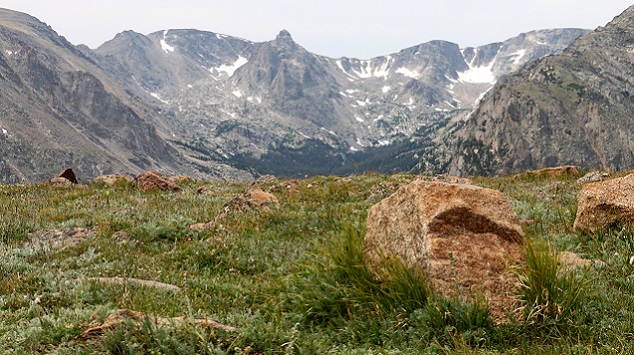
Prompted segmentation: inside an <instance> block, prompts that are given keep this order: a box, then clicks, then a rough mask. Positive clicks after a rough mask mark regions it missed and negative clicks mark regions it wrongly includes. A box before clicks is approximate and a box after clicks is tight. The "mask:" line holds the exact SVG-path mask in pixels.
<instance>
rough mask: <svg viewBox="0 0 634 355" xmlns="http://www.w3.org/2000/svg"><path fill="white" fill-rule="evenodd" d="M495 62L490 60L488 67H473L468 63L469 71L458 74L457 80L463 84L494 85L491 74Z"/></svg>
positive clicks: (493, 77) (493, 76)
mask: <svg viewBox="0 0 634 355" xmlns="http://www.w3.org/2000/svg"><path fill="white" fill-rule="evenodd" d="M494 62H495V60H492V61H491V62H490V63H489V64H488V65H483V66H478V67H474V66H472V63H469V69H467V70H465V71H463V72H458V80H459V81H460V82H463V83H473V84H479V83H488V84H495V81H496V80H495V74H493V70H492V69H493V63H494Z"/></svg>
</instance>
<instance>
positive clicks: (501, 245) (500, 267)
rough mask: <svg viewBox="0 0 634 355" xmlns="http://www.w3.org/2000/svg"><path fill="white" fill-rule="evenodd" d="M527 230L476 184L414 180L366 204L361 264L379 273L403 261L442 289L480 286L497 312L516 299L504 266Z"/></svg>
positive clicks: (515, 257) (470, 290)
mask: <svg viewBox="0 0 634 355" xmlns="http://www.w3.org/2000/svg"><path fill="white" fill-rule="evenodd" d="M523 238H524V233H523V231H522V228H521V225H520V222H519V220H518V218H517V216H516V214H515V213H514V212H513V210H512V209H511V205H510V203H509V200H508V198H507V197H506V196H505V195H504V194H502V193H501V192H499V191H495V190H491V189H485V188H481V187H477V186H473V185H464V184H462V185H458V184H447V183H440V182H426V181H421V180H417V181H414V182H412V183H410V184H409V185H406V186H403V187H401V188H400V189H399V190H398V191H397V192H396V193H395V194H393V195H392V196H390V197H388V198H386V199H384V200H383V201H381V202H379V203H378V204H376V205H375V206H373V207H372V208H371V209H370V212H369V214H368V220H367V234H366V237H365V240H364V251H365V262H366V266H367V267H368V269H369V270H370V272H372V273H373V274H374V275H375V276H376V277H377V278H378V279H385V278H389V277H390V274H389V270H390V267H391V266H390V265H391V264H393V263H394V262H398V263H401V264H402V265H404V266H405V267H407V268H409V269H412V270H413V271H415V272H420V273H423V274H425V275H426V276H427V277H428V280H429V281H430V286H432V288H433V289H434V290H435V291H436V292H439V293H441V294H445V295H452V294H455V291H459V293H460V294H461V295H466V294H471V295H473V294H475V293H479V292H483V293H484V294H485V296H486V297H487V298H488V299H489V301H490V307H491V311H492V314H494V313H495V314H494V316H496V317H498V318H501V317H503V316H504V312H505V311H508V310H510V309H511V308H512V306H513V303H514V292H515V279H514V277H513V276H512V274H511V273H510V270H509V265H510V264H513V263H516V262H517V261H519V259H520V255H521V244H522V242H523Z"/></svg>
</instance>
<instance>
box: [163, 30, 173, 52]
mask: <svg viewBox="0 0 634 355" xmlns="http://www.w3.org/2000/svg"><path fill="white" fill-rule="evenodd" d="M167 32H168V31H163V39H162V40H161V49H163V51H165V53H173V52H174V50H175V49H176V48H174V47H173V46H170V45H169V44H167V42H166V39H167Z"/></svg>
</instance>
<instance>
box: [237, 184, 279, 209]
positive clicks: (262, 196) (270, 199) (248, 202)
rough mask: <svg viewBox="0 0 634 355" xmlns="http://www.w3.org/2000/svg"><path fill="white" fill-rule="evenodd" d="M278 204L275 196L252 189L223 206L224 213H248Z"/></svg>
mask: <svg viewBox="0 0 634 355" xmlns="http://www.w3.org/2000/svg"><path fill="white" fill-rule="evenodd" d="M279 204H280V203H279V201H278V200H277V197H275V195H273V194H271V193H268V192H265V191H263V190H261V189H253V190H249V191H247V192H245V193H244V194H242V195H240V196H237V197H236V198H234V199H233V200H231V201H230V202H229V203H227V204H226V205H225V210H226V211H248V210H255V209H260V208H263V207H275V206H278V205H279Z"/></svg>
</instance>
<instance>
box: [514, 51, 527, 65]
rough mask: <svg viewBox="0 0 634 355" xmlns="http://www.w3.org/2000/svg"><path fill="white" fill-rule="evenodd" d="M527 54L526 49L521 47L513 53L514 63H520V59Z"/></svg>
mask: <svg viewBox="0 0 634 355" xmlns="http://www.w3.org/2000/svg"><path fill="white" fill-rule="evenodd" d="M525 54H526V49H520V50H518V51H517V52H515V53H513V54H511V57H513V58H514V59H513V63H515V64H520V60H521V59H522V58H523V57H524V55H525Z"/></svg>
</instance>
